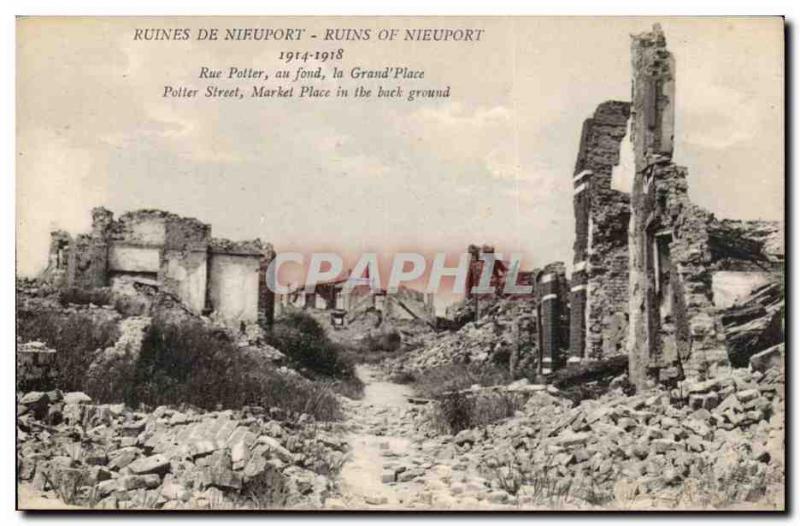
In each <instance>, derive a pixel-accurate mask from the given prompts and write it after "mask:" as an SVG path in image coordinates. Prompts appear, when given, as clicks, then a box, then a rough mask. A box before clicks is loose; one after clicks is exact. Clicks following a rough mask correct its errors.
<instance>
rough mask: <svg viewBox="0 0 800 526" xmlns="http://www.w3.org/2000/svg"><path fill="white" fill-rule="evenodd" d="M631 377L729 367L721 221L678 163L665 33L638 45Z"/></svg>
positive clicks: (641, 379) (646, 379)
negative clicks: (717, 262)
mask: <svg viewBox="0 0 800 526" xmlns="http://www.w3.org/2000/svg"><path fill="white" fill-rule="evenodd" d="M631 51H632V66H633V107H632V119H633V120H632V139H633V144H634V154H635V165H636V174H635V178H634V186H633V192H632V195H631V209H632V216H631V222H630V231H629V251H630V295H629V310H630V331H629V337H628V350H629V358H630V362H629V374H630V379H631V382H632V383H633V384H634V385H636V387H637V388H640V389H641V388H645V387H647V386H648V385H650V384H651V383H652V382H653V381H654V380H660V381H672V380H675V379H678V378H680V376H681V375H686V376H698V375H701V374H705V373H708V372H711V373H712V374H713V370H715V369H718V368H719V367H727V366H728V358H727V351H726V349H725V346H724V344H723V343H722V341H721V340H722V338H720V334H721V327H720V324H719V320H718V319H717V318H716V316H715V312H714V305H713V303H712V297H713V295H712V272H711V270H712V264H713V260H714V256H713V242H712V236H711V235H710V232H711V231H712V230H713V227H714V225H715V223H716V220H715V219H714V216H713V215H712V214H711V213H709V212H707V211H705V210H703V209H701V208H700V207H698V206H696V205H694V204H693V203H691V201H690V200H689V196H688V182H687V170H686V168H684V167H681V166H677V165H675V164H674V163H673V162H672V153H673V134H674V121H675V116H674V105H675V63H674V59H673V57H672V54H671V53H670V52H669V51H667V49H666V40H665V38H664V35H663V33H662V32H661V29H660V27H659V26H658V25H656V26H654V27H653V30H652V31H651V32H648V33H642V34H639V35H635V36H634V37H633V41H632V47H631Z"/></svg>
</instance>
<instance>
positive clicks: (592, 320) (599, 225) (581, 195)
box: [570, 101, 630, 359]
mask: <svg viewBox="0 0 800 526" xmlns="http://www.w3.org/2000/svg"><path fill="white" fill-rule="evenodd" d="M629 116H630V104H629V103H627V102H619V101H609V102H604V103H603V104H601V105H600V106H598V108H597V110H596V111H595V113H594V115H593V116H592V117H591V118H589V119H587V120H586V121H585V122H584V124H583V130H582V132H581V142H580V147H579V150H578V159H577V162H576V164H575V172H574V176H573V183H574V191H573V192H574V195H573V206H574V210H575V244H574V247H573V251H574V259H573V272H572V280H571V281H572V291H571V298H570V303H571V306H572V309H571V319H570V355H571V356H572V357H574V358H578V359H600V358H603V357H607V356H610V355H614V354H620V353H622V352H624V339H625V335H626V329H627V316H626V310H627V309H626V308H620V306H621V305H625V304H626V302H627V294H628V271H627V268H628V252H627V230H628V222H629V217H630V209H629V207H630V200H629V197H628V195H627V194H625V193H624V192H620V191H617V190H614V189H612V187H611V180H612V172H613V170H614V167H615V166H616V165H617V164H618V163H619V160H620V148H621V143H622V140H623V138H624V137H625V135H626V130H627V127H628V119H629Z"/></svg>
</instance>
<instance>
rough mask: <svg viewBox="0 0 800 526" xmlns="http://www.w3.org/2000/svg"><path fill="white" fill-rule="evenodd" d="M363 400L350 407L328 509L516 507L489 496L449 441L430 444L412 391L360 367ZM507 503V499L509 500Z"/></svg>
mask: <svg viewBox="0 0 800 526" xmlns="http://www.w3.org/2000/svg"><path fill="white" fill-rule="evenodd" d="M358 374H359V376H360V377H361V379H362V381H364V383H365V384H366V389H365V396H364V398H363V399H362V400H359V401H355V402H352V403H351V404H349V406H348V409H347V411H348V422H349V424H350V426H349V427H350V437H349V442H350V446H351V448H352V449H351V454H350V458H349V460H348V462H347V463H346V464H345V465H344V467H343V468H342V473H341V479H340V490H341V495H340V496H339V498H336V499H329V501H328V502H327V503H326V507H331V508H339V507H341V508H348V509H391V510H398V509H472V508H487V509H491V508H496V509H497V508H514V507H516V506H515V504H516V502H514V500H515V499H514V498H513V497H510V496H509V495H508V494H506V493H505V492H498V491H492V489H491V488H490V485H489V481H488V480H486V479H484V478H483V477H481V476H480V475H479V474H478V472H477V469H476V466H475V465H470V464H469V463H467V462H464V461H463V459H462V458H461V457H460V456H459V455H458V454H457V453H456V451H455V448H454V447H453V446H452V445H451V440H452V437H446V438H445V437H443V438H441V439H439V438H434V439H429V438H426V437H425V433H424V431H423V430H421V429H420V420H421V416H422V413H423V409H422V406H420V405H415V404H412V403H410V402H409V397H410V396H411V395H412V392H411V389H410V388H408V387H407V386H404V385H398V384H394V383H390V382H387V381H383V380H381V379H379V375H378V372H377V370H376V369H373V368H370V367H368V366H360V367H359V369H358ZM509 499H510V500H509Z"/></svg>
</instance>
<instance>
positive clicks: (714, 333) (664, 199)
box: [570, 25, 783, 388]
mask: <svg viewBox="0 0 800 526" xmlns="http://www.w3.org/2000/svg"><path fill="white" fill-rule="evenodd" d="M631 51H632V69H633V84H632V102H631V103H628V102H618V101H610V102H605V103H603V104H601V105H600V106H599V107H598V108H597V110H596V111H595V113H594V115H593V116H592V117H591V118H590V119H587V120H586V122H585V123H584V126H583V132H582V135H581V142H580V148H579V153H578V161H577V164H576V167H575V172H574V174H573V181H574V198H573V199H574V209H575V220H576V221H575V224H576V227H575V246H574V265H573V274H572V280H571V319H570V354H571V355H572V356H573V357H575V358H578V359H581V360H587V359H588V360H596V359H601V358H605V357H610V356H613V355H615V354H622V353H627V354H628V356H629V376H630V380H631V382H632V383H633V384H634V385H635V386H637V387H638V388H644V387H646V386H648V385H651V384H652V383H653V382H654V381H662V382H670V381H676V380H679V379H681V378H684V377H697V376H702V375H704V374H709V372H711V373H712V374H713V372H714V371H718V370H721V369H724V368H727V367H729V366H730V365H731V359H730V353H731V348H730V345H729V343H728V341H726V340H731V338H728V337H727V335H726V329H725V328H724V327H723V321H724V320H728V321H730V320H731V319H732V318H731V314H730V313H728V312H727V310H726V309H730V308H731V307H732V305H734V304H735V303H736V302H737V301H738V302H741V301H744V298H747V296H748V294H750V293H751V292H754V291H755V293H758V294H760V297H762V298H763V297H766V296H769V294H767V295H766V296H765V294H764V293H761V292H759V291H760V290H761V289H760V287H764V286H766V284H769V283H772V284H773V285H775V286H777V287H782V269H783V245H782V242H781V236H782V229H781V227H780V225H779V224H778V223H775V222H766V221H731V220H722V221H721V220H718V219H716V218H715V217H714V216H713V214H711V213H710V212H708V211H706V210H703V209H702V208H700V207H698V206H696V205H695V204H693V203H692V202H691V201H690V200H689V195H688V181H687V176H688V170H687V169H686V168H684V167H682V166H678V165H677V164H675V163H673V162H672V155H673V137H674V132H675V96H676V67H675V60H674V57H673V56H672V54H671V53H670V52H669V51H668V50H667V47H666V39H665V37H664V34H663V33H662V31H661V28H660V27H659V26H658V25H656V26H654V28H653V30H652V31H651V32H647V33H643V34H639V35H635V36H633V39H632V44H631ZM626 137H627V139H626ZM625 148H628V149H632V155H631V157H632V158H633V160H634V161H633V166H632V167H630V169H631V170H633V173H629V174H625V173H621V174H620V173H619V170H620V169H622V168H624V167H622V166H621V165H620V157H621V153H622V154H624V153H627V152H625V151H624V150H623V149H625ZM615 177H617V178H618V179H617V180H615ZM620 181H622V182H627V183H628V184H630V181H632V186H629V187H628V188H625V189H621V188H620V187H619V183H620ZM778 295H780V296H782V292H781V293H778ZM759 307H760V308H761V310H758V309H756V310H757V311H758V312H762V311H763V315H764V316H767V317H768V322H767V324H770V323H771V327H773V329H774V327H775V325H781V324H782V315H783V310H782V301H780V302H774V301H771V300H770V302H769V305H768V307H769V311H768V312H767V310H766V309H767V307H764V306H763V305H761V306H759ZM754 308H755V307H754ZM745 317H746V316H745ZM734 318H735V316H734ZM750 319H753V318H752V316H751V318H750ZM774 320H778V321H777V322H775V321H774ZM725 325H726V326H727V325H728V323H727V322H726V323H725ZM781 327H782V325H781ZM781 331H782V328H781V329H780V331H778V332H781ZM773 333H774V331H773ZM750 339H751V340H752V338H750ZM756 339H758V338H756ZM781 339H782V333H781ZM762 340H763V338H762ZM768 340H769V341H770V342H772V341H774V340H775V337H771V338H769V339H768ZM765 341H766V340H765ZM756 350H758V347H757V346H755V347H754V348H753V349H752V350H751V353H752V351H756ZM734 365H737V364H734Z"/></svg>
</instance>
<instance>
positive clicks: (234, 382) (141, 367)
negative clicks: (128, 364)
mask: <svg viewBox="0 0 800 526" xmlns="http://www.w3.org/2000/svg"><path fill="white" fill-rule="evenodd" d="M128 374H129V376H128V377H127V378H126V377H125V375H124V374H123V375H122V380H123V382H122V383H124V384H125V385H122V386H120V388H118V392H120V393H121V395H122V397H123V401H124V402H126V403H127V404H129V405H131V406H133V407H136V406H138V405H140V404H147V405H149V406H158V405H178V404H191V405H194V406H197V407H200V408H203V409H209V410H211V409H216V408H218V407H221V408H236V409H238V408H241V407H242V406H245V405H259V406H263V407H280V408H282V409H284V410H287V411H291V412H295V413H308V414H311V415H313V416H314V417H315V418H317V419H319V420H335V419H338V418H340V417H341V411H340V407H339V403H338V401H337V400H336V397H335V395H334V394H333V391H332V388H331V386H330V385H328V384H317V383H314V382H310V381H308V380H305V379H303V378H294V377H290V376H288V375H283V374H280V373H279V372H277V371H276V370H274V369H273V368H272V367H271V366H270V365H269V364H267V363H262V362H260V361H258V360H255V359H253V358H251V357H249V356H247V355H245V354H243V353H242V352H241V351H240V350H239V349H238V347H236V345H234V344H233V342H231V341H229V340H228V339H227V337H226V336H225V335H224V334H223V333H219V332H213V331H210V330H209V329H208V328H206V327H205V326H204V325H203V324H202V323H200V322H194V323H182V324H166V323H163V322H154V323H153V324H152V325H151V326H150V328H149V329H148V332H147V335H146V336H145V339H144V341H143V342H142V350H141V353H140V355H139V358H138V360H137V362H136V364H135V367H134V368H133V370H132V371H129V372H128Z"/></svg>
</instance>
